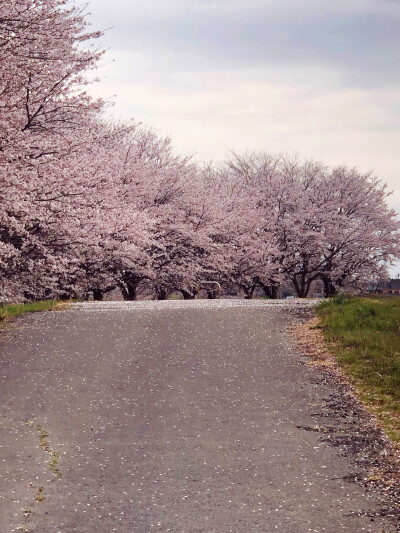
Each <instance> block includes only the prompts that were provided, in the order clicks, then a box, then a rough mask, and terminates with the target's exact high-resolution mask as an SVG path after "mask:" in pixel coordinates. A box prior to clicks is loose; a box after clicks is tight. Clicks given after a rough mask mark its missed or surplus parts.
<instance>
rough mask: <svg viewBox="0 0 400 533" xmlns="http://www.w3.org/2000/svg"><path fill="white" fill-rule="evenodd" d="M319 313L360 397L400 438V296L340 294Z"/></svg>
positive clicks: (385, 426) (388, 431)
mask: <svg viewBox="0 0 400 533" xmlns="http://www.w3.org/2000/svg"><path fill="white" fill-rule="evenodd" d="M317 313H318V316H319V318H320V327H321V329H322V331H323V333H324V335H325V339H326V340H327V341H328V343H329V344H330V347H331V350H332V351H333V353H334V354H335V355H336V357H337V360H338V362H339V364H340V366H341V367H342V369H343V371H344V372H345V374H347V375H348V376H349V377H350V379H351V381H352V383H353V384H354V385H355V386H356V388H357V389H358V392H359V394H360V397H361V400H362V401H363V402H364V403H365V404H366V405H367V407H368V408H369V409H370V410H371V411H372V412H373V413H374V414H375V415H376V416H377V417H378V419H379V420H380V422H381V423H382V425H383V427H384V428H385V430H386V432H387V433H388V434H389V436H390V437H391V438H392V439H393V440H395V441H397V442H400V297H397V296H390V297H389V296H381V295H379V296H371V297H346V296H339V297H337V298H333V299H332V300H327V301H326V302H323V303H322V304H321V305H320V306H319V307H318V308H317Z"/></svg>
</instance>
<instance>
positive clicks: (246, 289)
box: [243, 285, 256, 300]
mask: <svg viewBox="0 0 400 533" xmlns="http://www.w3.org/2000/svg"><path fill="white" fill-rule="evenodd" d="M255 288H256V286H255V285H252V286H251V287H243V290H244V294H245V300H251V299H252V298H253V295H254V291H255Z"/></svg>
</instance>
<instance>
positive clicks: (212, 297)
mask: <svg viewBox="0 0 400 533" xmlns="http://www.w3.org/2000/svg"><path fill="white" fill-rule="evenodd" d="M207 298H208V299H209V300H216V299H217V291H216V290H214V289H207Z"/></svg>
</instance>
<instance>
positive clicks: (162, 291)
mask: <svg viewBox="0 0 400 533" xmlns="http://www.w3.org/2000/svg"><path fill="white" fill-rule="evenodd" d="M155 291H156V296H157V300H166V299H167V296H168V292H167V289H166V288H165V287H156V288H155Z"/></svg>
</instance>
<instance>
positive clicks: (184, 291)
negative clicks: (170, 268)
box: [179, 289, 196, 300]
mask: <svg viewBox="0 0 400 533" xmlns="http://www.w3.org/2000/svg"><path fill="white" fill-rule="evenodd" d="M179 292H180V293H181V294H182V296H183V299H184V300H194V299H195V297H196V292H195V291H192V292H191V291H190V290H189V289H179Z"/></svg>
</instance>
